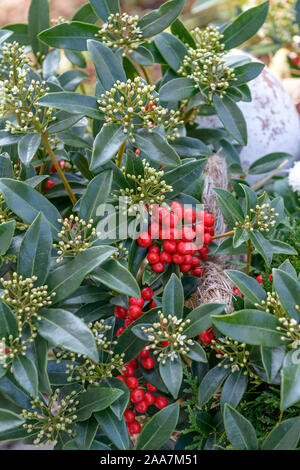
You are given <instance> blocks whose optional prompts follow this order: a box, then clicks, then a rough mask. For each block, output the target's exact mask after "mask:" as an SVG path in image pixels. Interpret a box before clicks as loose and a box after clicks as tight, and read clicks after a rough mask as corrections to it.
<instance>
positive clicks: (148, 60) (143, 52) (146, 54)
mask: <svg viewBox="0 0 300 470" xmlns="http://www.w3.org/2000/svg"><path fill="white" fill-rule="evenodd" d="M131 57H132V59H133V60H134V61H135V62H137V63H138V64H140V65H144V66H145V67H147V66H150V65H153V63H154V57H153V55H152V54H151V52H150V51H149V50H148V49H146V47H143V46H139V47H137V48H136V49H135V50H134V51H133V52H132V53H131Z"/></svg>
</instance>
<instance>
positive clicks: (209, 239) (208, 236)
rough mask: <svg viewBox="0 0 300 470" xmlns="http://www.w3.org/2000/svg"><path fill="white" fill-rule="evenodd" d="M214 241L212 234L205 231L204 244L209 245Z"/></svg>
mask: <svg viewBox="0 0 300 470" xmlns="http://www.w3.org/2000/svg"><path fill="white" fill-rule="evenodd" d="M211 242H212V236H211V235H210V234H209V233H205V234H204V235H203V243H204V245H209V244H210V243H211Z"/></svg>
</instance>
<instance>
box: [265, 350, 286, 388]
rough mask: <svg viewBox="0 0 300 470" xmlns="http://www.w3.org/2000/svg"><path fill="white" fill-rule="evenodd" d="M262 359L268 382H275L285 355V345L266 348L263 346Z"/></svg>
mask: <svg viewBox="0 0 300 470" xmlns="http://www.w3.org/2000/svg"><path fill="white" fill-rule="evenodd" d="M260 351H261V359H262V363H263V366H264V369H265V372H266V376H267V381H268V383H274V380H275V379H276V377H277V374H278V372H279V371H280V368H281V366H282V363H283V359H284V356H285V347H284V346H279V347H278V348H264V347H263V346H261V348H260Z"/></svg>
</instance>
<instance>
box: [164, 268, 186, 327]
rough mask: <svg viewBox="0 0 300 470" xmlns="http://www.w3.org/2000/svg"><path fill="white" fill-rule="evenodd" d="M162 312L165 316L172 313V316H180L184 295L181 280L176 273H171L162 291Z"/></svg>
mask: <svg viewBox="0 0 300 470" xmlns="http://www.w3.org/2000/svg"><path fill="white" fill-rule="evenodd" d="M162 302H163V312H164V315H165V317H167V316H168V315H172V316H173V317H174V316H175V317H177V318H178V319H179V318H182V313H183V305H184V295H183V287H182V284H181V281H180V280H179V279H178V277H177V276H176V274H174V273H173V274H172V276H171V278H170V280H169V281H168V283H167V285H166V287H165V289H164V293H163V300H162Z"/></svg>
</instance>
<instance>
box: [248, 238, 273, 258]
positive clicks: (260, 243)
mask: <svg viewBox="0 0 300 470" xmlns="http://www.w3.org/2000/svg"><path fill="white" fill-rule="evenodd" d="M249 238H250V241H251V243H252V244H253V246H254V248H255V249H256V251H257V252H258V253H259V254H260V255H261V256H262V257H263V258H264V260H265V262H266V264H267V265H268V266H270V264H271V262H272V257H273V249H272V245H271V243H270V242H269V240H267V239H266V238H265V237H264V236H263V234H262V233H261V232H259V231H258V230H254V231H253V232H249Z"/></svg>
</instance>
